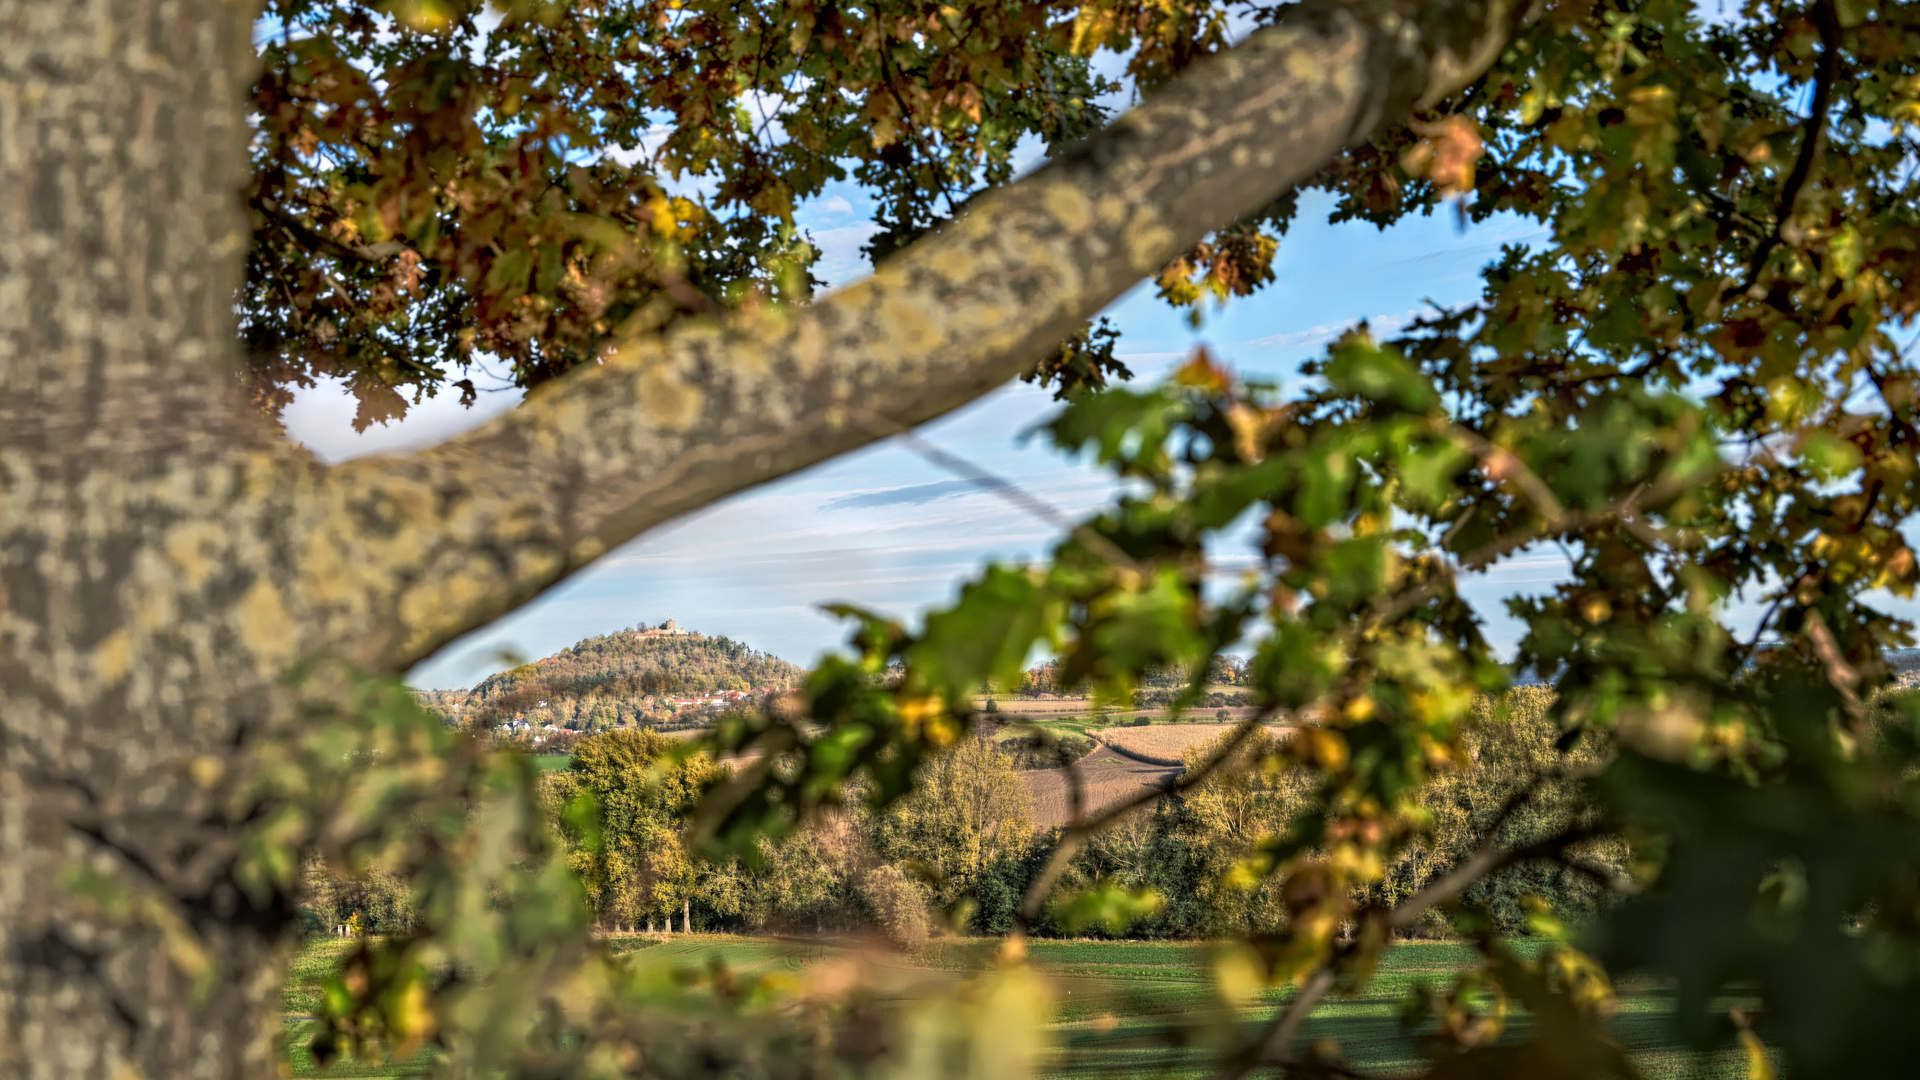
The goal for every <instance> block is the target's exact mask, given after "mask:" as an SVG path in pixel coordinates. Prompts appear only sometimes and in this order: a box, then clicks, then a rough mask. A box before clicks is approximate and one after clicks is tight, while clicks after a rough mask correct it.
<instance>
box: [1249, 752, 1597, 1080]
mask: <svg viewBox="0 0 1920 1080" xmlns="http://www.w3.org/2000/svg"><path fill="white" fill-rule="evenodd" d="M1575 775H1578V774H1575V773H1570V772H1567V771H1565V770H1561V769H1549V770H1547V771H1545V772H1542V773H1538V774H1536V775H1535V776H1534V777H1533V779H1532V780H1530V781H1528V782H1527V785H1526V786H1525V787H1523V788H1521V789H1520V790H1519V791H1517V792H1515V793H1514V794H1513V795H1512V796H1510V797H1509V798H1508V799H1507V801H1506V803H1505V804H1504V805H1503V806H1501V808H1500V812H1499V813H1498V814H1496V815H1495V816H1494V819H1493V822H1492V823H1491V824H1490V825H1489V826H1488V827H1487V838H1486V840H1484V841H1483V842H1482V843H1481V845H1480V847H1479V848H1478V849H1476V850H1475V851H1474V853H1473V854H1472V855H1470V856H1468V857H1467V860H1466V861H1465V862H1463V863H1461V864H1460V865H1459V866H1456V867H1455V868H1453V869H1452V870H1450V871H1448V872H1447V873H1446V874H1445V875H1443V876H1442V877H1440V878H1439V879H1437V880H1435V881H1433V882H1432V883H1430V884H1429V885H1428V886H1427V887H1426V888H1424V889H1421V890H1420V891H1419V892H1417V893H1415V894H1413V895H1412V896H1410V897H1408V898H1407V899H1405V900H1403V901H1401V902H1400V903H1399V904H1398V905H1396V906H1395V907H1394V908H1393V910H1391V911H1389V912H1388V913H1387V925H1389V926H1391V927H1392V928H1393V929H1395V930H1405V929H1407V928H1408V927H1411V926H1413V925H1414V924H1415V923H1417V922H1419V921H1420V918H1421V916H1423V915H1425V914H1426V912H1427V910H1428V909H1429V908H1432V907H1434V906H1435V905H1437V904H1442V903H1445V902H1446V901H1448V900H1451V899H1452V898H1454V897H1455V896H1458V895H1459V894H1461V893H1463V892H1465V891H1466V890H1467V889H1468V888H1469V887H1471V886H1472V885H1473V884H1474V883H1475V882H1477V881H1479V880H1481V879H1482V878H1484V877H1486V876H1487V875H1488V874H1491V873H1493V872H1494V871H1496V870H1499V869H1500V868H1502V867H1504V866H1507V865H1509V864H1512V863H1516V862H1521V861H1524V860H1526V859H1530V858H1537V857H1539V856H1541V855H1544V854H1547V853H1548V852H1553V851H1558V850H1562V849H1565V848H1567V847H1569V846H1571V845H1573V844H1576V843H1579V842H1580V841H1582V840H1587V839H1591V838H1592V837H1593V836H1594V835H1595V834H1594V833H1593V831H1592V830H1589V829H1570V830H1568V831H1566V832H1563V833H1561V834H1559V835H1558V836H1554V837H1550V838H1549V839H1546V840H1542V841H1539V842H1537V843H1533V844H1529V845H1527V846H1526V847H1524V848H1505V847H1501V846H1500V830H1501V828H1502V827H1504V826H1505V825H1506V823H1507V821H1508V820H1510V819H1511V818H1512V817H1513V815H1514V814H1515V813H1516V812H1517V811H1518V810H1519V809H1520V807H1522V806H1524V805H1526V804H1527V803H1528V802H1529V801H1531V800H1532V799H1533V797H1534V796H1535V795H1536V794H1538V793H1539V791H1540V789H1541V788H1542V787H1543V786H1545V785H1546V784H1547V783H1549V782H1551V781H1554V780H1561V779H1568V778H1570V777H1572V776H1575ZM1351 949H1352V946H1348V947H1347V949H1346V950H1344V951H1343V954H1342V955H1344V952H1347V951H1351ZM1338 981H1339V974H1338V972H1337V971H1336V970H1335V965H1334V962H1333V960H1331V959H1330V960H1329V961H1328V962H1326V963H1324V964H1322V965H1321V966H1320V968H1319V969H1318V970H1316V971H1315V972H1314V973H1313V975H1312V976H1311V977H1310V978H1308V979H1307V981H1306V982H1305V983H1303V984H1301V987H1300V992H1299V993H1298V994H1295V995H1294V996H1293V1000H1291V1001H1289V1002H1288V1003H1287V1007H1286V1008H1285V1009H1284V1010H1282V1011H1281V1013H1280V1014H1279V1015H1278V1016H1275V1017H1274V1019H1273V1022H1272V1023H1271V1024H1270V1025H1268V1027H1267V1030H1266V1032H1265V1033H1264V1034H1262V1035H1261V1037H1260V1038H1259V1039H1258V1040H1257V1041H1255V1042H1254V1043H1253V1044H1251V1045H1250V1046H1249V1047H1248V1050H1247V1051H1246V1052H1243V1053H1241V1054H1238V1055H1236V1056H1235V1057H1234V1059H1233V1060H1231V1061H1230V1062H1229V1063H1228V1064H1227V1065H1226V1067H1225V1068H1223V1069H1222V1070H1221V1071H1220V1073H1219V1074H1218V1076H1219V1080H1240V1078H1241V1077H1244V1076H1246V1075H1247V1074H1248V1073H1249V1072H1252V1071H1253V1070H1254V1069H1255V1068H1257V1067H1259V1066H1260V1065H1263V1064H1278V1065H1291V1064H1295V1063H1297V1062H1298V1059H1297V1058H1295V1057H1294V1056H1293V1044H1294V1042H1295V1040H1296V1039H1297V1038H1298V1036H1299V1033H1300V1028H1301V1026H1302V1025H1304V1024H1305V1023H1306V1022H1307V1018H1308V1016H1310V1015H1311V1014H1312V1012H1313V1010H1314V1009H1315V1008H1316V1007H1318V1006H1319V1004H1320V1000H1321V999H1322V998H1324V997H1326V996H1327V993H1328V991H1330V990H1332V989H1333V987H1334V984H1335V983H1336V982H1338Z"/></svg>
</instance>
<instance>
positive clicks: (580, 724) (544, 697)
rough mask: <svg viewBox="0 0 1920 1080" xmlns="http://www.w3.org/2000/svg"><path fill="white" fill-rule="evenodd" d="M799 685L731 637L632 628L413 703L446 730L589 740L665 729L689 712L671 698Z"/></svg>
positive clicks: (789, 671) (798, 670) (788, 671)
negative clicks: (545, 730) (473, 726)
mask: <svg viewBox="0 0 1920 1080" xmlns="http://www.w3.org/2000/svg"><path fill="white" fill-rule="evenodd" d="M806 677H807V672H806V669H805V668H802V667H800V666H798V665H796V664H790V663H788V662H787V661H785V660H782V659H780V658H779V657H777V656H773V655H771V654H769V653H763V652H759V651H757V650H755V649H753V648H750V647H749V646H747V645H745V644H742V643H741V642H738V641H734V640H732V639H731V638H725V637H706V636H704V635H700V634H688V635H684V636H658V637H647V636H642V631H641V630H634V629H629V630H621V631H618V632H616V633H612V634H605V635H602V636H600V637H591V638H587V639H586V640H585V641H581V642H579V643H577V644H575V645H573V646H571V647H570V648H565V649H561V650H560V651H559V652H558V653H556V654H554V655H552V656H549V657H547V658H546V659H544V660H536V661H534V662H533V663H531V664H522V665H520V666H519V667H517V668H514V669H512V670H511V671H503V672H501V673H500V674H498V675H493V676H489V677H488V678H487V679H485V680H483V681H482V682H481V683H480V685H478V686H476V687H474V688H473V689H472V690H429V691H423V692H421V694H420V700H421V701H422V703H424V704H425V705H427V707H429V708H431V709H434V710H435V711H437V712H439V713H440V714H441V715H443V716H445V717H447V718H448V719H449V720H452V721H460V722H468V721H473V720H481V721H483V722H485V723H487V724H488V725H489V726H491V725H496V724H501V723H506V722H509V721H516V720H517V721H524V722H526V723H527V724H529V725H531V726H533V727H535V728H539V727H543V726H545V725H548V724H552V725H553V726H555V727H559V728H567V729H571V730H574V731H586V732H592V731H607V730H611V729H613V728H616V727H628V726H641V725H649V724H651V725H656V726H658V725H663V724H665V723H668V722H671V721H672V720H674V719H675V718H676V714H677V713H678V712H681V711H687V710H677V709H676V708H675V706H674V704H673V699H675V698H697V697H702V696H706V695H713V694H719V693H724V692H726V691H730V690H731V691H738V692H741V693H751V694H754V695H756V696H758V695H761V694H766V693H771V692H774V691H778V690H787V689H793V688H797V687H799V686H800V685H801V684H802V683H804V682H805V681H806Z"/></svg>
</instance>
